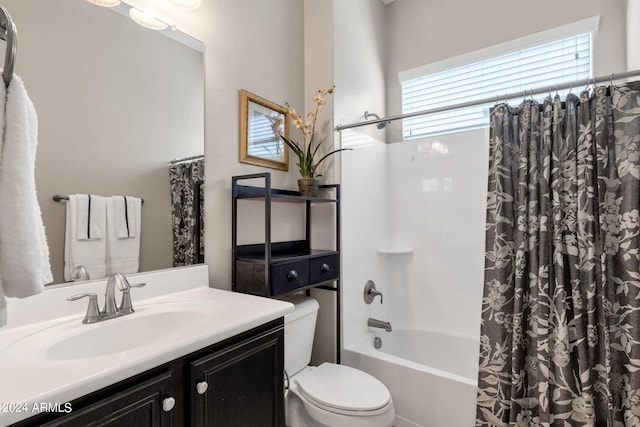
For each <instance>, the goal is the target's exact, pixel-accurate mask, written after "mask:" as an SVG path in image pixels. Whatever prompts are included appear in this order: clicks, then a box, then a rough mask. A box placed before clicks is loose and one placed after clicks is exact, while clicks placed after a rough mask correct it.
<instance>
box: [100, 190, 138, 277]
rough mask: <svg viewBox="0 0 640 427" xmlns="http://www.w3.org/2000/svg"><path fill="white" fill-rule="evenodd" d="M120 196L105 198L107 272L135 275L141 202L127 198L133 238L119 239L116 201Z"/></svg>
mask: <svg viewBox="0 0 640 427" xmlns="http://www.w3.org/2000/svg"><path fill="white" fill-rule="evenodd" d="M118 198H120V199H122V196H114V197H110V198H107V271H108V273H109V274H113V273H124V274H130V273H137V272H138V269H139V268H140V230H141V228H140V225H141V210H142V209H141V206H142V200H141V199H138V198H136V197H127V202H130V203H128V204H129V206H130V207H132V208H133V209H132V212H131V215H130V216H129V225H130V226H131V225H133V227H132V228H133V229H134V230H135V236H132V237H125V238H119V237H118V227H117V225H116V200H117V199H118Z"/></svg>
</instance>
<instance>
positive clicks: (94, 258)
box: [64, 194, 107, 280]
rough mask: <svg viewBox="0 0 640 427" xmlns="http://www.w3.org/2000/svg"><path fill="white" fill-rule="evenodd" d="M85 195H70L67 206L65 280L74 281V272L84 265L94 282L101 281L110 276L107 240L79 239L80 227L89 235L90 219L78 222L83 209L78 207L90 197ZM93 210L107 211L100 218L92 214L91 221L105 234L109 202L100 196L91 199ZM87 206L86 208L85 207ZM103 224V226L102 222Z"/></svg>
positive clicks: (85, 217)
mask: <svg viewBox="0 0 640 427" xmlns="http://www.w3.org/2000/svg"><path fill="white" fill-rule="evenodd" d="M85 196H86V194H85V195H78V194H72V195H70V196H69V202H68V203H67V221H66V230H65V236H64V279H65V280H71V275H72V274H73V270H74V269H75V268H76V267H78V266H80V265H83V266H84V267H85V268H86V269H87V272H88V273H89V277H90V278H92V279H99V278H101V277H106V275H107V261H106V260H107V239H106V238H101V239H91V240H89V239H83V240H80V239H78V228H83V229H84V230H85V233H84V235H85V236H86V235H87V232H86V231H87V225H88V222H87V216H86V215H85V216H84V217H83V221H82V223H80V222H79V221H78V212H80V211H81V209H80V208H79V207H78V205H79V204H82V203H83V201H85V200H86V199H87V198H86V197H85ZM91 200H92V206H93V208H92V211H93V210H99V209H102V210H103V211H104V212H103V213H102V214H101V215H95V216H94V215H93V214H92V215H91V218H92V219H93V221H94V222H96V224H95V226H96V227H98V228H100V229H101V230H103V233H104V234H105V235H106V204H107V203H106V199H105V198H104V197H100V196H94V195H92V196H91ZM85 206H86V205H85ZM100 220H101V221H102V223H100V222H99V221H100Z"/></svg>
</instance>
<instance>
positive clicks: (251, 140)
mask: <svg viewBox="0 0 640 427" xmlns="http://www.w3.org/2000/svg"><path fill="white" fill-rule="evenodd" d="M276 132H278V133H280V134H282V135H283V136H284V137H286V138H288V137H289V116H288V115H287V109H286V108H285V107H283V106H281V105H278V104H275V103H273V102H271V101H268V100H266V99H264V98H262V97H259V96H258V95H254V94H252V93H250V92H247V91H246V90H244V89H243V90H241V91H240V162H242V163H249V164H252V165H258V166H264V167H267V168H273V169H279V170H283V171H288V170H289V150H288V149H287V146H286V145H285V143H284V141H283V140H282V138H280V137H279V136H278V134H277V133H276Z"/></svg>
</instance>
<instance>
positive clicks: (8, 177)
mask: <svg viewBox="0 0 640 427" xmlns="http://www.w3.org/2000/svg"><path fill="white" fill-rule="evenodd" d="M0 123H1V124H2V125H3V126H2V127H3V132H2V138H0V141H2V146H1V147H0V201H1V202H0V286H2V292H0V301H1V302H0V326H3V325H4V324H5V323H4V322H3V318H4V320H6V312H5V310H4V309H3V308H2V307H3V306H4V305H5V302H4V297H3V294H4V295H6V296H8V297H18V298H24V297H28V296H31V295H35V294H38V293H40V292H42V291H43V290H44V285H45V284H47V283H50V282H52V281H53V277H52V275H51V267H50V265H49V247H48V246H47V239H46V236H45V234H44V225H43V224H42V215H41V213H40V205H39V203H38V198H37V194H36V185H35V173H34V172H35V157H36V146H37V144H38V117H37V116H36V111H35V108H34V106H33V103H32V102H31V100H30V99H29V97H28V95H27V91H26V90H25V88H24V85H23V83H22V80H21V79H20V77H18V76H16V75H15V74H14V76H13V79H12V80H11V84H10V85H9V89H8V90H7V91H5V88H4V85H3V84H0Z"/></svg>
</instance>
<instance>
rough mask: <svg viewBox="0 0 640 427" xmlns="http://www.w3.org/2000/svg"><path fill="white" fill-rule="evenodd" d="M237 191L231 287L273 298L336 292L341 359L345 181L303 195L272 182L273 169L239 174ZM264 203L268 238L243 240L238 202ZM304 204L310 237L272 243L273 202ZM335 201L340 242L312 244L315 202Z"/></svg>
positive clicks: (234, 189) (235, 184)
mask: <svg viewBox="0 0 640 427" xmlns="http://www.w3.org/2000/svg"><path fill="white" fill-rule="evenodd" d="M255 179H262V180H263V181H264V185H263V186H254V185H244V184H241V182H243V181H247V180H255ZM231 194H232V237H231V245H232V252H233V253H232V257H233V259H232V290H233V291H235V292H243V293H248V294H253V295H259V296H263V297H269V298H281V297H283V296H286V295H288V294H291V293H294V292H299V291H306V292H307V294H309V290H310V289H312V288H314V289H325V290H329V291H333V292H335V294H336V305H337V306H336V313H337V318H336V340H337V345H336V350H337V361H338V362H340V290H339V289H340V185H339V184H331V185H321V186H320V195H319V197H305V196H301V195H300V193H298V192H297V191H292V190H281V189H277V188H273V187H272V186H271V173H269V172H266V173H258V174H251V175H239V176H234V177H232V179H231ZM241 200H258V201H263V202H264V221H265V223H264V230H265V234H264V239H263V242H261V243H254V244H246V245H238V202H239V201H241ZM282 202H284V203H296V204H304V205H305V236H304V239H301V240H293V241H286V242H273V241H272V238H271V205H272V203H282ZM319 204H331V205H334V206H335V215H336V216H335V218H336V223H335V233H336V234H335V247H334V248H333V249H316V248H312V244H311V226H312V219H311V218H312V211H313V209H312V207H313V206H314V205H319Z"/></svg>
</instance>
